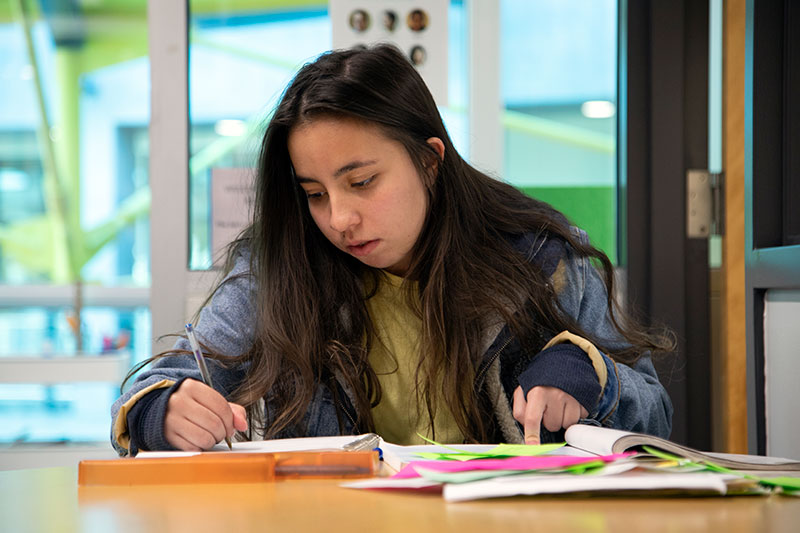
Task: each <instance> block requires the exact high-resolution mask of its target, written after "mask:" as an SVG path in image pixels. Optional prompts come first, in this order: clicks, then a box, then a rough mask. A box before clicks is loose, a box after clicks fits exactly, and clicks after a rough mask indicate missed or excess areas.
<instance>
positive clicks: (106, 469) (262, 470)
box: [78, 451, 379, 486]
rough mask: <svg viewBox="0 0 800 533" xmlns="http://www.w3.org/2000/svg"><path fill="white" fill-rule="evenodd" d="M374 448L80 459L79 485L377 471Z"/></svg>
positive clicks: (337, 475)
mask: <svg viewBox="0 0 800 533" xmlns="http://www.w3.org/2000/svg"><path fill="white" fill-rule="evenodd" d="M378 465H379V462H378V452H376V451H325V452H281V453H226V452H215V453H204V454H199V455H193V456H189V457H159V458H152V459H150V458H148V459H135V458H133V459H112V460H106V461H102V460H92V461H81V462H80V464H79V465H78V485H82V486H91V485H168V484H199V483H263V482H268V481H273V480H275V479H276V478H277V479H286V478H354V477H369V476H373V475H375V473H376V472H377V469H378Z"/></svg>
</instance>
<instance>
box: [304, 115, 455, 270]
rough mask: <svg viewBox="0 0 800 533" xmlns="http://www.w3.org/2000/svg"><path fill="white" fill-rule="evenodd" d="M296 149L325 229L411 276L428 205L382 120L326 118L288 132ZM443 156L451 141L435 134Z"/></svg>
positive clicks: (372, 262) (349, 247) (355, 251)
mask: <svg viewBox="0 0 800 533" xmlns="http://www.w3.org/2000/svg"><path fill="white" fill-rule="evenodd" d="M288 143H289V156H290V157H291V160H292V165H293V166H294V170H295V175H296V177H297V181H298V183H299V184H300V186H301V187H302V188H303V190H304V191H305V192H306V195H307V196H308V208H309V211H310V212H311V216H312V217H313V219H314V222H316V224H317V226H318V227H319V229H320V231H322V233H323V234H324V235H325V237H327V238H328V240H329V241H331V242H332V243H333V244H334V245H335V246H336V247H337V248H339V249H340V250H342V251H343V252H345V253H348V254H350V255H352V256H353V257H355V258H357V259H358V260H359V261H361V262H362V263H364V264H366V265H369V266H371V267H374V268H382V269H385V270H388V271H389V272H391V273H392V274H395V275H398V276H404V275H405V274H406V273H407V271H408V267H409V265H410V263H411V250H412V249H413V247H414V245H415V244H416V242H417V238H418V237H419V234H420V232H421V231H422V225H423V223H424V222H425V216H426V214H427V211H428V196H427V193H426V190H425V187H424V185H423V184H422V179H421V178H420V175H419V173H418V172H417V169H416V167H415V166H414V164H413V162H412V161H411V158H410V157H409V155H408V153H407V152H406V150H405V148H404V147H403V145H402V144H400V143H399V142H397V141H395V140H392V139H389V138H388V137H386V136H385V135H384V134H383V133H382V132H381V131H380V130H379V129H378V128H377V127H376V126H373V125H370V124H368V123H365V122H360V121H356V120H350V119H341V118H320V119H317V120H314V121H312V122H310V123H307V124H303V125H302V126H298V127H296V128H294V129H293V130H292V131H291V132H290V133H289V141H288ZM428 143H429V144H431V146H433V147H434V148H435V149H436V151H437V153H439V156H440V158H441V157H443V156H444V144H442V141H441V140H440V139H438V138H436V137H432V138H431V139H428Z"/></svg>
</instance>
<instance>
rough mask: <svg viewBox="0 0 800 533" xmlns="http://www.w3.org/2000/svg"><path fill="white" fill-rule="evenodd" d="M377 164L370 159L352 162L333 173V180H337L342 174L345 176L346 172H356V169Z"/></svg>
mask: <svg viewBox="0 0 800 533" xmlns="http://www.w3.org/2000/svg"><path fill="white" fill-rule="evenodd" d="M377 162H378V161H377V160H375V159H370V160H368V161H352V162H350V163H347V164H346V165H345V166H343V167H342V168H340V169H339V170H337V171H336V172H334V173H333V177H334V178H338V177H339V176H341V175H342V174H346V173H348V172H350V171H352V170H356V169H357V168H361V167H368V166H369V165H374V164H375V163H377Z"/></svg>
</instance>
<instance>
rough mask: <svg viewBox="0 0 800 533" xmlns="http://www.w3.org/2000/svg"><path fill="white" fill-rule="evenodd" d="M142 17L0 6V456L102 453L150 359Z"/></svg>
mask: <svg viewBox="0 0 800 533" xmlns="http://www.w3.org/2000/svg"><path fill="white" fill-rule="evenodd" d="M146 7H147V5H146V0H131V1H127V2H112V1H96V2H34V1H30V0H11V1H10V2H4V3H3V4H2V6H0V50H2V53H0V443H14V444H24V443H29V442H33V443H35V442H43V441H64V440H71V441H101V440H106V439H107V434H108V410H109V407H110V404H111V402H112V401H113V400H114V398H115V397H116V394H117V391H118V389H119V381H120V377H121V375H123V374H124V372H125V370H126V369H127V367H128V366H129V365H130V364H132V363H134V362H136V360H139V359H142V358H143V357H145V356H146V355H147V354H148V352H149V350H150V344H151V338H150V337H151V335H150V315H149V308H148V286H149V283H150V275H149V271H150V269H149V228H148V217H147V214H148V209H149V200H150V197H149V190H148V159H149V156H148V151H149V142H148V133H147V130H148V122H149V63H148V59H147V21H146ZM42 363H44V365H42Z"/></svg>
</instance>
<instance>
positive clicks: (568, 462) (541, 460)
mask: <svg viewBox="0 0 800 533" xmlns="http://www.w3.org/2000/svg"><path fill="white" fill-rule="evenodd" d="M629 455H631V453H617V454H614V455H602V456H597V457H575V456H571V455H539V456H532V457H530V456H525V457H509V458H507V459H472V460H471V461H412V462H410V463H408V464H407V465H406V466H404V467H403V469H402V470H400V471H399V472H398V473H396V474H395V475H393V476H392V478H394V479H402V478H412V477H420V475H419V474H418V473H417V471H416V467H418V466H419V467H421V468H426V469H428V470H435V471H437V472H466V471H468V470H545V469H555V468H566V467H568V466H573V465H579V464H582V463H588V462H592V461H598V460H600V461H604V462H606V463H609V462H611V461H614V460H616V459H620V458H622V457H627V456H629Z"/></svg>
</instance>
